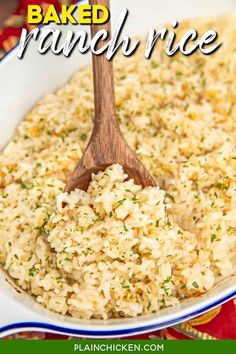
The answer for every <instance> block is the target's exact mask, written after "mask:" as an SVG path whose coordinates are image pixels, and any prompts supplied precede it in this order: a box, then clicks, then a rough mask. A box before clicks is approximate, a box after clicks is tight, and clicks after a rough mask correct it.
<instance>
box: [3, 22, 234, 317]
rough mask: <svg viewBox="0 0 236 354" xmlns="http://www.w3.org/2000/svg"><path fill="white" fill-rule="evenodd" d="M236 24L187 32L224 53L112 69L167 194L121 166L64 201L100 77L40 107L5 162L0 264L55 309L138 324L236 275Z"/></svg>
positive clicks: (146, 158) (134, 134) (135, 61)
mask: <svg viewBox="0 0 236 354" xmlns="http://www.w3.org/2000/svg"><path fill="white" fill-rule="evenodd" d="M235 19H236V18H235V16H227V17H223V18H221V19H217V20H216V21H213V20H211V21H209V20H200V21H199V20H197V21H191V22H186V23H185V24H182V25H181V30H182V31H183V32H184V31H186V29H187V28H189V27H195V28H197V29H199V28H200V29H201V31H200V32H204V31H206V30H207V29H209V28H211V27H214V28H216V29H217V30H218V31H219V33H220V39H221V41H223V46H222V48H221V49H220V50H218V51H217V52H216V53H215V54H214V55H211V56H207V57H205V56H203V55H200V54H199V55H197V54H194V55H193V56H191V57H184V56H182V55H177V56H174V57H173V58H169V57H167V56H165V54H163V52H162V51H161V50H158V51H156V52H154V54H153V58H155V59H152V60H151V62H150V61H148V60H146V59H144V57H143V52H142V50H141V49H139V50H138V51H137V53H136V54H135V56H133V57H130V58H128V59H127V58H123V57H119V59H118V61H117V62H116V64H115V75H116V97H117V115H118V119H119V122H120V125H121V129H122V131H123V133H124V135H125V138H126V139H127V142H128V143H129V144H130V146H131V147H132V148H133V149H134V150H135V151H136V153H137V154H138V156H139V158H140V160H142V162H143V163H144V164H145V166H146V167H147V169H148V170H149V171H150V173H151V174H152V175H153V176H154V178H155V179H156V181H157V185H158V186H160V188H161V189H159V188H158V187H157V188H148V189H144V190H142V189H140V187H139V186H136V185H135V184H134V183H133V182H132V181H130V180H128V181H126V182H124V178H125V176H124V173H123V171H122V167H121V166H119V165H114V166H111V167H110V168H109V169H108V170H107V171H106V172H105V173H100V174H98V175H96V176H94V177H93V181H92V182H91V184H90V187H89V190H88V193H83V192H81V191H78V190H76V191H74V192H72V193H71V194H69V195H65V194H61V192H62V191H63V190H64V187H65V183H66V180H67V177H68V176H69V174H70V173H71V172H72V171H73V169H74V167H75V164H76V163H77V161H78V160H79V159H80V157H81V156H82V154H83V151H84V149H85V147H86V145H87V143H88V139H89V136H90V133H91V129H92V117H93V90H92V76H91V68H85V69H83V70H81V71H80V72H78V73H77V74H76V75H75V76H74V77H73V78H72V80H71V81H70V82H69V83H68V84H66V85H65V86H64V87H63V88H62V89H60V90H59V91H58V92H57V93H56V94H51V95H48V96H46V97H45V98H43V99H42V100H41V101H40V102H39V103H38V104H37V105H36V106H35V107H34V108H33V110H32V111H31V112H30V113H29V114H28V115H27V117H26V119H25V120H24V121H23V122H22V123H21V124H20V126H19V127H18V130H17V132H16V134H15V136H14V138H13V139H12V141H11V142H10V143H9V144H8V145H7V147H6V148H5V149H4V151H3V152H2V153H1V154H0V188H1V191H0V261H1V263H2V265H3V267H4V269H5V270H6V271H7V272H8V273H9V274H10V276H11V277H12V278H14V279H15V281H16V283H17V284H18V285H19V286H20V287H22V288H23V289H26V290H27V291H28V292H29V293H30V294H32V295H33V296H35V298H36V299H37V301H38V302H40V303H42V304H43V305H44V306H45V307H47V308H48V309H50V310H52V311H55V312H58V313H62V314H71V315H72V316H76V317H80V318H91V317H94V318H104V319H105V318H108V317H119V316H137V315H139V314H145V313H150V312H155V311H157V310H158V309H159V308H161V307H165V306H169V305H173V304H175V303H177V302H178V301H179V300H181V299H184V298H187V297H191V296H195V295H198V294H200V293H204V292H206V291H207V290H209V289H211V288H212V286H213V285H214V283H215V282H217V279H218V277H219V276H227V275H229V274H231V273H232V272H233V271H234V267H235V251H236V237H235V236H236V213H235V208H236V183H235V182H236V83H235V79H234V78H235V74H236V55H235V52H236V44H235V41H234V38H235V36H236V21H235ZM164 191H165V192H164ZM57 196H58V197H57ZM64 200H65V201H67V206H66V207H65V209H62V208H61V204H62V202H63V201H64Z"/></svg>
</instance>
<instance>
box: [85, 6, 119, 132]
mask: <svg viewBox="0 0 236 354" xmlns="http://www.w3.org/2000/svg"><path fill="white" fill-rule="evenodd" d="M89 3H90V5H103V6H105V7H106V8H107V9H110V1H109V0H89ZM102 29H104V30H107V31H108V37H107V39H106V40H104V41H99V44H98V45H97V47H96V49H99V48H101V47H102V46H103V45H104V44H105V43H107V42H108V41H109V38H110V37H111V23H110V20H108V21H107V22H106V23H104V24H101V25H100V24H92V25H91V36H92V37H94V36H95V35H96V33H97V32H98V31H100V30H102ZM93 86H94V101H95V102H94V106H95V118H94V129H95V131H96V129H101V128H103V127H107V126H108V125H110V124H111V123H114V122H115V123H116V118H115V93H114V79H113V64H112V61H108V60H107V58H106V56H105V54H101V55H93Z"/></svg>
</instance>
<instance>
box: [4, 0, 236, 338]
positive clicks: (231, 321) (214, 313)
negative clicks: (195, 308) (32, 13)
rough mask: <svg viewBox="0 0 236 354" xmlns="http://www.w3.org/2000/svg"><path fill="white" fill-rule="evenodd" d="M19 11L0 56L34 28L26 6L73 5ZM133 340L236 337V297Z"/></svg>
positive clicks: (25, 0) (64, 0)
mask: <svg viewBox="0 0 236 354" xmlns="http://www.w3.org/2000/svg"><path fill="white" fill-rule="evenodd" d="M18 2H19V7H18V9H17V11H16V12H15V13H14V14H12V15H11V16H10V17H8V18H7V19H6V21H5V23H4V28H2V29H0V58H1V57H3V56H4V55H5V54H6V52H8V51H9V50H10V49H12V48H13V47H14V46H15V45H16V44H17V42H18V40H19V37H20V34H21V29H22V28H23V27H26V28H27V29H29V30H30V29H31V28H32V26H29V25H28V24H27V23H26V16H27V6H28V5H29V4H32V5H36V4H40V5H41V6H42V7H43V8H44V10H46V9H47V7H48V5H49V4H54V5H55V6H56V8H57V10H60V6H61V5H62V4H68V5H69V4H70V3H73V2H75V1H73V0H45V1H41V0H19V1H18ZM16 338H22V339H71V337H68V336H66V337H65V336H60V335H55V334H49V333H38V332H24V333H21V334H17V335H13V336H10V337H7V338H6V339H16ZM130 338H132V339H159V338H161V339H236V299H235V300H231V301H229V302H227V303H226V304H224V305H222V306H219V307H217V308H216V309H214V310H211V311H209V312H208V313H206V314H204V315H202V316H199V317H197V318H195V319H193V320H191V321H188V322H185V323H182V324H179V325H178V326H175V327H172V328H167V329H163V330H161V331H155V332H152V333H148V334H143V335H139V336H133V337H130Z"/></svg>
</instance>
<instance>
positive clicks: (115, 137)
mask: <svg viewBox="0 0 236 354" xmlns="http://www.w3.org/2000/svg"><path fill="white" fill-rule="evenodd" d="M89 3H90V5H98V4H100V5H104V6H106V7H107V8H108V9H109V8H110V1H109V0H90V1H89ZM101 29H105V30H107V31H108V33H109V34H111V25H110V21H108V22H106V24H103V25H91V35H92V37H93V36H94V35H95V34H96V33H97V32H98V31H99V30H101ZM108 40H109V39H107V41H108ZM104 43H105V42H104ZM104 43H103V44H104ZM101 45H102V44H100V46H101ZM98 48H99V46H98ZM93 83H94V100H95V116H94V128H93V132H92V135H91V138H90V141H89V143H88V146H87V148H86V150H85V152H84V154H83V156H82V158H81V160H80V161H79V163H78V165H77V166H76V168H75V170H74V172H73V174H72V176H71V177H70V178H69V179H68V182H67V185H66V188H65V191H66V192H70V191H72V190H74V189H75V188H79V189H82V190H84V191H86V190H87V188H88V185H89V183H90V181H91V174H92V173H97V172H98V171H104V170H105V169H106V167H108V166H110V165H112V164H114V163H119V164H120V165H122V166H123V168H124V171H125V172H126V173H127V174H128V176H129V178H132V179H134V181H135V183H137V184H140V185H142V186H143V187H145V186H155V185H156V183H155V181H154V179H153V178H152V177H151V175H150V174H149V173H148V171H147V170H146V169H145V167H144V166H143V165H142V163H141V162H140V161H139V160H138V158H137V156H136V154H135V153H134V152H133V151H132V150H131V148H130V147H129V146H128V144H127V143H126V141H125V139H124V137H123V135H122V133H121V131H120V128H119V125H118V122H117V120H116V112H115V93H114V80H113V65H112V62H111V61H108V60H107V59H106V57H105V55H103V54H102V55H99V56H97V55H93Z"/></svg>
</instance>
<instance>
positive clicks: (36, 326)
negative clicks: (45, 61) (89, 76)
mask: <svg viewBox="0 0 236 354" xmlns="http://www.w3.org/2000/svg"><path fill="white" fill-rule="evenodd" d="M82 1H83V0H79V1H77V2H76V4H79V3H80V2H82ZM44 26H45V25H43V26H41V28H42V27H44ZM18 46H19V44H17V45H16V46H15V47H13V48H12V49H11V50H10V51H8V52H7V53H6V54H5V55H4V57H3V58H2V59H0V64H2V63H4V62H5V60H6V59H7V58H8V57H9V56H10V55H11V54H12V53H13V52H14V51H15V50H16V49H17V47H18ZM235 296H236V290H234V291H233V292H232V293H230V294H228V295H227V296H225V297H223V298H222V299H218V300H217V301H215V302H213V303H211V304H209V305H207V306H204V307H202V308H200V309H198V310H197V311H194V312H190V313H187V314H186V315H184V316H181V317H178V318H176V319H173V320H171V321H167V322H161V323H156V324H155V323H154V324H152V325H147V326H141V327H133V328H128V329H120V330H111V331H102V330H101V331H98V330H94V331H93V330H91V331H88V330H80V329H72V328H66V327H60V326H54V325H51V324H49V323H48V324H47V323H42V322H20V323H14V324H12V325H8V326H3V327H1V328H0V334H1V333H4V332H7V331H11V330H23V329H24V328H34V329H35V330H37V329H43V330H50V331H53V332H57V333H61V334H65V333H66V334H75V335H82V336H86V335H88V336H94V337H99V336H100V337H104V336H119V335H128V334H135V333H138V332H148V331H151V330H158V329H160V328H164V327H170V326H172V325H175V324H177V323H180V322H184V321H186V320H189V319H191V318H193V317H196V316H198V315H201V314H203V313H205V312H207V311H208V310H211V309H213V308H215V307H217V306H219V305H221V304H223V303H224V302H227V301H228V300H230V299H232V298H234V297H235ZM78 326H79V325H78Z"/></svg>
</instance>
